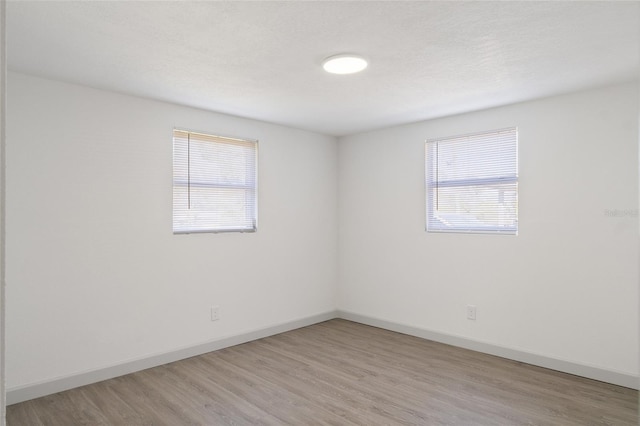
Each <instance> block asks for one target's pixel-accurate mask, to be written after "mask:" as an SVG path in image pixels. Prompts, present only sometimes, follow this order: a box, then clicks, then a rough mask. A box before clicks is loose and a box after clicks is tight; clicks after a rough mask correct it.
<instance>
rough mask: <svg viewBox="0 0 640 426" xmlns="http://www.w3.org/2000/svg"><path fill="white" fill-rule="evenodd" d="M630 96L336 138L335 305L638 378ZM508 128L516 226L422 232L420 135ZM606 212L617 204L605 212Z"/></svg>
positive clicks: (625, 90) (545, 103) (627, 89)
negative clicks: (515, 137)
mask: <svg viewBox="0 0 640 426" xmlns="http://www.w3.org/2000/svg"><path fill="white" fill-rule="evenodd" d="M637 93H638V89H637V86H636V85H632V84H628V85H620V86H615V87H610V88H605V89H600V90H594V91H588V92H581V93H577V94H570V95H566V96H558V97H554V98H549V99H543V100H539V101H535V102H527V103H522V104H516V105H511V106H506V107H502V108H496V109H491V110H485V111H480V112H475V113H470V114H464V115H459V116H452V117H448V118H443V119H438V120H431V121H425V122H421V123H416V124H412V125H405V126H400V127H395V128H390V129H386V130H381V131H375V132H371V133H367V134H360V135H355V136H350V137H345V138H341V139H340V140H339V145H338V147H339V148H338V158H339V180H338V182H339V201H338V204H339V225H340V233H339V248H340V260H339V277H340V280H339V286H338V289H339V290H338V294H339V296H338V308H339V309H340V310H344V311H348V312H352V313H356V314H360V315H366V316H369V317H375V318H378V319H382V320H386V321H390V322H394V323H399V324H406V325H410V326H414V327H419V328H423V329H428V330H432V331H436V332H441V333H445V334H449V335H455V336H461V337H463V338H468V339H474V340H477V341H481V342H486V343H489V344H492V345H498V346H502V347H507V348H511V349H517V350H521V351H525V352H529V353H534V354H538V355H542V356H545V357H551V358H555V359H560V360H566V361H570V362H574V363H577V364H582V365H588V366H592V367H597V368H602V369H606V370H610V371H616V372H621V373H626V374H632V375H637V374H638V319H637V316H638V288H637V287H638V266H639V265H638V262H639V261H638V254H639V253H638V243H637V241H638V240H637V235H638V220H637V218H636V217H634V212H635V214H637V209H638V178H637V167H638V163H637V161H638V143H637V140H638V124H637V120H638V97H637ZM509 126H517V127H518V129H519V166H520V181H519V182H520V183H519V235H518V236H503V235H470V234H435V233H426V232H425V231H424V226H425V225H424V211H425V207H424V202H425V195H424V141H425V139H430V138H436V137H441V136H450V135H458V134H465V133H470V132H475V131H482V130H491V129H499V128H504V127H509ZM615 209H618V210H620V211H623V212H624V211H625V210H629V211H628V212H626V213H622V214H624V215H623V216H619V217H610V216H607V215H606V214H605V210H615ZM467 304H475V305H477V315H478V316H477V320H476V321H469V320H467V319H466V312H465V307H466V305H467Z"/></svg>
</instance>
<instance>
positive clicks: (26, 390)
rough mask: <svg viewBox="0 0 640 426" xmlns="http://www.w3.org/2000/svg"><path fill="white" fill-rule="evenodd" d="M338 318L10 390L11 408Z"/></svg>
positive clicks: (325, 316)
mask: <svg viewBox="0 0 640 426" xmlns="http://www.w3.org/2000/svg"><path fill="white" fill-rule="evenodd" d="M334 318H337V314H336V311H329V312H325V313H321V314H318V315H312V316H309V317H305V318H300V319H297V320H293V321H288V322H285V323H281V324H276V325H272V326H269V327H265V328H260V329H257V330H253V331H249V332H246V333H242V334H238V335H235V336H229V337H223V338H220V339H216V340H211V341H208V342H204V343H201V344H198V345H195V346H190V347H185V348H180V349H176V350H173V351H170V352H165V353H160V354H155V355H151V356H148V357H144V358H140V359H135V360H131V361H127V362H123V363H121V364H116V365H112V366H108V367H103V368H97V369H95V370H90V371H84V372H81V373H77V374H72V375H69V376H65V377H59V378H56V379H53V380H47V381H42V382H38V383H30V384H28V385H23V386H16V387H13V388H8V389H7V405H10V404H17V403H19V402H23V401H28V400H30V399H34V398H39V397H41V396H45V395H51V394H53V393H56V392H62V391H65V390H69V389H73V388H77V387H79V386H84V385H89V384H91V383H96V382H100V381H102V380H107V379H112V378H114V377H118V376H123V375H125V374H129V373H134V372H136V371H141V370H145V369H147V368H152V367H157V366H159V365H163V364H167V363H170V362H174V361H180V360H181V359H186V358H191V357H194V356H198V355H202V354H205V353H207V352H212V351H216V350H218V349H223V348H227V347H230V346H235V345H239V344H241V343H246V342H250V341H252V340H257V339H262V338H263V337H268V336H273V335H275V334H280V333H284V332H286V331H290V330H295V329H297V328H301V327H306V326H309V325H313V324H317V323H319V322H323V321H328V320H330V319H334Z"/></svg>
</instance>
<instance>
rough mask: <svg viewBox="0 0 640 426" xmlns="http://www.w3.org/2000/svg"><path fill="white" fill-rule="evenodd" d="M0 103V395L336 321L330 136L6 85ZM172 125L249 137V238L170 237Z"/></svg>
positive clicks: (26, 81) (104, 96) (15, 81)
mask: <svg viewBox="0 0 640 426" xmlns="http://www.w3.org/2000/svg"><path fill="white" fill-rule="evenodd" d="M7 102H8V105H7V108H8V111H7V163H8V165H7V301H8V306H7V336H6V337H7V359H6V361H7V385H8V390H9V391H11V389H12V388H16V387H20V386H27V385H30V384H33V383H38V382H46V381H47V380H53V379H56V378H59V377H65V376H70V375H74V374H78V373H82V372H85V371H90V370H94V369H99V368H103V367H108V366H112V365H117V364H119V363H123V362H127V361H129V360H133V359H139V358H144V357H146V356H151V355H155V354H161V353H165V352H170V351H173V350H176V349H179V348H185V347H189V346H194V345H198V344H201V343H204V342H207V341H209V340H213V339H220V338H222V337H226V336H233V335H238V334H242V333H247V332H250V331H252V330H256V329H262V328H265V327H268V326H271V325H275V324H280V323H284V322H289V321H292V320H296V319H298V318H303V317H308V316H311V315H314V314H318V313H323V312H327V311H333V310H334V309H335V293H336V288H335V284H336V280H337V234H336V229H337V223H336V221H337V204H336V203H337V195H336V179H337V146H336V140H335V138H333V137H328V136H323V135H318V134H314V133H309V132H304V131H300V130H295V129H290V128H286V127H282V126H278V125H273V124H267V123H263V122H257V121H252V120H247V119H242V118H237V117H231V116H226V115H221V114H215V113H211V112H207V111H203V110H197V109H192V108H187V107H181V106H177V105H173V104H167V103H161V102H157V101H151V100H147V99H141V98H135V97H130V96H125V95H120V94H116V93H111V92H105V91H100V90H94V89H91V88H86V87H81V86H76V85H71V84H66V83H61V82H54V81H49V80H43V79H39V78H34V77H31V76H27V75H22V74H17V73H9V77H8V97H7ZM174 127H178V128H183V129H188V130H196V131H202V132H211V133H214V134H220V135H225V136H235V137H240V138H251V139H258V140H259V154H258V155H259V160H258V164H259V171H258V173H259V183H258V185H259V195H258V203H259V205H258V231H257V232H256V233H225V234H191V235H173V233H172V130H173V128H174ZM213 305H217V306H219V307H220V310H219V312H220V320H219V321H215V322H212V321H211V320H210V308H211V306H213Z"/></svg>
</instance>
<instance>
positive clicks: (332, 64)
mask: <svg viewBox="0 0 640 426" xmlns="http://www.w3.org/2000/svg"><path fill="white" fill-rule="evenodd" d="M367 65H369V64H368V63H367V61H366V59H364V58H363V57H362V56H358V55H351V54H341V55H335V56H329V57H328V58H327V59H325V60H324V61H323V62H322V68H324V70H325V71H326V72H330V73H332V74H354V73H356V72H360V71H362V70H363V69H365V68H366V67H367Z"/></svg>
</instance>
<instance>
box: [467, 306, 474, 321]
mask: <svg viewBox="0 0 640 426" xmlns="http://www.w3.org/2000/svg"><path fill="white" fill-rule="evenodd" d="M467 319H470V320H474V321H475V320H476V305H467Z"/></svg>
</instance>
